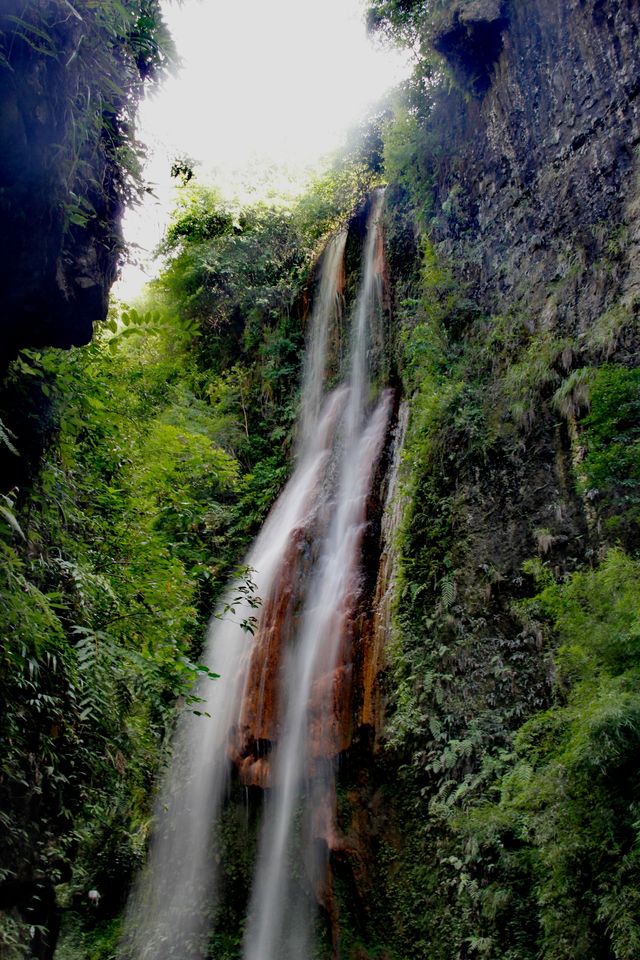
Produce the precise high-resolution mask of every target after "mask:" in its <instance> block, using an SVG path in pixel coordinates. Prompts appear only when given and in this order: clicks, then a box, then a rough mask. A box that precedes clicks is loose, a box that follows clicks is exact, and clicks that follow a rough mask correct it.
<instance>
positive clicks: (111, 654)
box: [0, 310, 241, 956]
mask: <svg viewBox="0 0 640 960" xmlns="http://www.w3.org/2000/svg"><path fill="white" fill-rule="evenodd" d="M190 342H191V337H190V336H189V335H188V334H185V333H184V329H183V328H181V326H180V324H171V323H170V322H169V321H167V320H165V321H162V319H161V318H160V317H159V316H158V315H154V314H150V313H140V312H138V311H135V310H127V311H120V312H116V314H115V315H114V316H113V317H112V319H111V320H110V321H109V323H108V324H107V325H106V327H105V329H104V330H103V331H102V332H101V334H100V336H99V337H98V338H97V340H96V341H94V343H93V344H91V345H90V346H88V347H86V348H82V349H77V350H72V351H70V352H64V351H46V352H43V353H36V352H34V351H31V352H25V353H23V354H22V355H21V356H20V358H19V359H18V360H17V361H16V363H15V364H14V366H13V368H12V371H11V375H12V376H14V377H16V378H18V379H19V378H20V377H23V378H24V377H25V376H29V378H30V379H32V380H34V381H35V382H36V383H39V384H40V385H41V389H42V390H43V391H44V389H45V388H46V390H47V395H48V399H49V401H50V402H51V403H52V404H53V408H54V410H55V412H56V418H57V421H58V430H57V434H56V438H55V441H54V443H53V445H52V446H51V447H50V449H49V451H48V453H47V456H46V459H45V461H44V463H43V465H42V468H41V471H40V474H39V476H38V477H37V478H36V480H35V481H34V483H33V486H32V488H31V489H30V490H25V491H20V492H18V493H16V492H14V493H13V494H12V495H11V496H8V497H4V498H3V501H2V503H1V504H0V506H1V508H2V509H1V510H0V550H2V559H3V562H2V566H1V567H0V577H1V582H0V589H1V591H2V597H3V604H2V614H1V615H0V627H1V632H0V637H1V640H0V660H1V662H2V670H1V671H0V695H1V696H2V700H3V703H5V704H7V705H8V706H7V709H6V710H4V711H3V715H2V719H1V721H0V737H1V738H2V742H3V744H4V748H3V752H2V768H1V770H2V773H1V775H0V794H1V797H2V809H3V818H4V819H3V839H2V842H1V843H0V867H1V870H2V873H1V875H0V879H4V880H7V881H10V880H14V879H15V878H16V877H25V876H26V877H27V878H28V877H29V876H32V875H36V876H38V875H43V876H45V877H47V878H48V881H47V882H48V883H50V884H51V885H58V886H59V895H60V896H62V886H60V884H61V881H62V880H64V884H63V886H64V887H65V889H67V894H65V895H68V896H69V897H71V898H78V897H79V898H81V900H82V898H84V900H85V902H86V894H87V891H88V890H89V889H91V888H96V889H98V890H99V891H100V892H101V894H102V900H103V907H102V908H101V909H103V910H104V911H105V912H107V913H108V914H111V912H113V911H114V910H117V909H118V908H119V907H120V905H121V901H122V897H123V895H124V892H125V890H126V886H127V884H128V882H129V879H130V876H131V873H132V872H133V870H134V869H135V868H136V866H137V865H138V864H139V863H140V861H141V858H142V857H143V855H144V850H145V840H146V834H147V829H148V821H149V816H150V814H149V809H148V803H149V794H150V787H151V780H152V777H153V775H154V773H155V770H156V768H157V765H158V762H159V760H160V757H161V755H162V751H163V750H164V745H165V742H166V736H167V732H168V728H169V727H170V726H171V723H172V720H173V712H174V702H175V699H176V698H177V697H181V698H183V700H184V702H185V703H186V705H187V706H188V707H190V708H191V709H197V706H198V704H197V702H195V703H194V698H193V695H192V693H191V690H192V687H193V684H194V682H195V680H196V679H197V677H198V676H199V675H200V673H201V672H202V671H203V670H205V669H206V668H204V667H202V666H200V665H199V664H198V660H197V658H198V651H199V649H200V644H201V640H202V636H203V632H204V628H205V624H206V622H207V619H208V617H209V615H210V612H211V609H212V607H213V604H214V601H215V598H216V596H217V593H218V590H219V589H220V586H221V584H222V582H223V581H224V577H225V571H226V569H228V568H229V566H230V565H231V564H232V563H236V562H237V560H238V559H239V557H238V551H239V549H240V548H241V547H238V545H237V544H236V543H229V542H228V541H227V540H226V539H225V537H224V533H225V530H226V529H228V528H229V527H230V526H231V523H232V519H233V518H232V513H233V506H234V503H237V500H238V495H237V493H236V488H237V486H238V483H239V476H240V472H239V466H238V464H237V462H236V461H235V459H234V458H233V457H232V456H231V455H230V454H229V453H227V452H225V451H224V450H223V449H222V448H221V447H219V446H218V445H217V444H216V443H215V441H214V439H213V438H212V435H211V425H210V423H209V414H208V411H209V407H208V404H207V402H206V399H205V397H204V396H202V395H198V392H197V391H198V375H197V372H196V370H195V367H194V364H193V360H192V359H191V357H190V355H189V352H188V345H189V343H190ZM25 370H28V371H30V373H29V374H26V373H25ZM15 443H16V444H17V445H18V447H20V445H21V438H15ZM213 517H215V518H216V522H213V520H212V518H213ZM68 878H70V879H68ZM74 902H75V900H74ZM20 905H21V908H22V909H23V910H24V909H26V908H27V907H28V906H29V904H28V900H27V902H26V903H25V902H22V903H21V904H20ZM29 909H33V911H35V912H34V916H35V917H37V916H38V907H37V905H35V906H34V905H32V907H29ZM101 916H102V915H101ZM35 922H36V923H38V922H40V920H36V921H35ZM42 922H43V923H45V924H46V922H48V918H43V919H42ZM7 936H8V934H7ZM5 939H6V938H5ZM98 955H102V954H98V953H96V956H98Z"/></svg>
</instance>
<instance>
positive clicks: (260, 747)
mask: <svg viewBox="0 0 640 960" xmlns="http://www.w3.org/2000/svg"><path fill="white" fill-rule="evenodd" d="M382 198H383V194H382V192H381V191H377V192H376V193H375V194H374V197H373V200H372V204H371V212H370V214H369V220H368V225H367V234H366V239H365V244H364V251H363V261H362V279H361V281H360V285H359V290H358V293H357V296H356V302H355V305H354V308H353V311H352V315H351V334H350V352H349V366H348V370H347V371H346V374H345V376H344V381H343V383H342V384H341V385H340V386H338V387H337V388H336V389H334V390H332V391H330V392H327V391H326V382H325V381H326V376H327V351H328V343H329V337H330V332H331V328H332V325H335V324H336V323H337V321H338V320H339V318H340V313H341V304H342V284H343V260H344V250H345V242H346V232H345V231H342V232H340V233H338V234H336V235H335V236H334V238H333V239H332V240H331V241H330V243H329V244H328V246H327V248H326V250H325V253H324V256H323V259H322V262H321V264H320V273H319V279H318V284H317V292H316V297H315V300H314V305H313V309H312V313H311V317H310V324H309V336H308V346H307V353H306V358H305V365H304V374H303V388H302V405H301V414H300V430H299V441H298V458H297V464H296V467H295V470H294V472H293V475H292V477H291V479H290V480H289V482H288V484H287V485H286V487H285V489H284V490H283V492H282V494H281V495H280V497H279V499H278V501H277V503H276V504H275V506H274V508H273V509H272V511H271V513H270V515H269V516H268V518H267V520H266V522H265V524H264V526H263V528H262V531H261V532H260V534H259V536H258V538H257V540H256V542H255V544H254V546H253V548H252V549H251V551H250V552H249V554H248V556H247V558H246V565H247V567H249V568H250V570H251V571H253V572H252V578H253V580H254V581H255V585H256V593H257V595H258V596H259V597H260V598H261V606H260V609H259V611H258V625H257V629H256V631H255V635H254V636H251V634H250V633H249V632H248V631H247V630H246V628H245V626H244V625H243V622H244V621H246V620H247V619H248V618H249V617H250V616H252V615H253V614H255V613H256V611H255V610H254V609H253V608H252V606H251V602H250V598H248V597H246V596H244V595H243V593H242V591H241V590H240V591H239V589H238V588H239V587H241V584H237V583H236V584H232V586H231V588H230V590H229V592H228V594H227V596H226V598H225V600H224V602H223V604H222V609H223V610H224V609H225V608H228V607H232V608H233V611H234V612H233V615H232V616H231V618H229V617H226V618H223V620H222V621H220V620H218V619H215V618H214V620H212V624H211V626H210V629H209V635H208V640H207V649H206V654H205V657H204V659H205V663H206V664H207V665H208V666H209V668H210V669H211V670H212V671H213V672H214V673H217V674H219V675H220V678H221V679H219V680H215V679H211V678H209V677H205V679H204V680H203V681H202V684H201V685H200V687H199V689H198V691H197V694H198V696H199V697H200V698H201V700H202V705H201V706H200V707H199V712H200V714H202V715H199V716H196V715H194V713H193V712H189V711H185V712H183V714H182V716H181V717H180V720H179V723H178V728H177V732H176V736H175V742H174V750H173V760H172V763H171V765H170V766H169V768H168V770H167V771H166V774H165V776H164V778H163V782H162V785H161V787H160V789H159V792H158V799H157V802H156V807H155V830H154V838H153V842H152V846H151V850H150V856H149V863H148V867H147V869H146V871H145V873H144V875H143V876H142V877H141V878H140V880H139V882H138V884H137V886H136V889H135V891H134V894H133V896H132V899H131V903H130V906H129V909H128V916H127V923H126V928H125V929H126V932H125V938H124V946H125V950H126V952H127V954H128V955H131V956H132V957H133V958H135V960H151V958H154V960H169V958H172V960H173V958H175V957H178V956H179V957H181V958H193V960H201V958H202V957H203V956H205V954H206V945H207V940H208V936H209V933H210V928H211V920H212V916H213V912H214V910H215V905H216V900H217V892H218V891H217V882H216V881H217V877H216V869H215V863H216V857H215V854H214V846H215V827H216V823H217V821H218V819H219V816H220V813H221V810H222V805H223V803H224V800H225V796H226V793H227V790H228V785H229V779H230V773H231V769H232V766H233V767H234V768H235V770H236V772H237V776H238V777H239V779H240V782H241V783H244V784H245V785H247V786H257V787H260V788H262V789H263V791H264V794H265V801H264V809H263V815H262V828H261V834H260V838H259V844H258V856H257V861H256V866H255V872H254V878H253V886H252V891H251V895H250V902H249V911H248V918H247V927H246V935H245V940H244V946H243V957H244V960H306V958H308V957H310V956H311V952H312V940H313V927H314V920H315V918H314V911H313V909H312V908H311V907H310V903H311V902H312V901H313V900H315V902H316V904H319V905H320V906H321V907H322V908H323V909H324V912H325V915H326V916H327V917H328V919H329V921H330V926H331V929H332V932H333V935H334V940H335V937H336V936H337V934H336V930H337V924H336V922H335V921H336V907H335V902H334V897H333V890H332V885H331V877H330V872H329V855H330V852H331V850H333V849H336V845H337V843H338V842H339V841H338V840H337V838H336V825H335V782H334V777H335V770H334V768H335V764H336V762H337V758H338V756H339V754H340V753H341V751H342V750H343V749H344V748H345V746H346V744H345V743H344V737H345V733H344V731H345V728H346V729H347V730H348V726H349V721H348V716H347V714H348V709H349V703H350V696H351V682H350V681H351V669H352V667H351V664H352V659H351V643H352V639H353V637H352V635H353V630H354V619H355V617H356V613H357V605H358V602H359V599H360V594H361V580H362V571H361V569H360V565H361V552H362V551H361V548H362V541H363V537H364V534H365V530H366V525H367V502H368V498H369V496H370V492H371V487H372V482H373V476H374V472H375V470H376V468H377V465H378V463H379V461H380V458H381V454H382V451H383V447H384V444H385V439H386V437H387V434H388V426H389V421H390V417H391V409H392V393H391V391H389V390H386V391H383V392H382V393H381V394H380V395H379V396H378V397H377V398H376V397H375V395H374V390H373V386H372V377H371V370H370V367H371V356H370V354H371V349H372V344H373V342H374V340H376V341H378V340H379V339H380V336H381V334H380V330H376V327H377V326H379V325H380V323H381V318H382V298H381V292H382V279H383V277H382V268H381V264H382V241H381V230H380V226H379V218H380V211H381V206H382ZM345 718H346V719H345ZM310 894H311V895H310ZM336 950H337V944H336V943H335V942H334V953H335V952H336Z"/></svg>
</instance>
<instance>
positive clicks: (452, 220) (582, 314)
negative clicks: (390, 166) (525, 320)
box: [434, 0, 640, 332]
mask: <svg viewBox="0 0 640 960" xmlns="http://www.w3.org/2000/svg"><path fill="white" fill-rule="evenodd" d="M461 11H465V12H464V14H463V12H461ZM461 11H457V12H456V11H455V10H454V13H453V15H452V19H451V21H450V23H449V25H448V26H447V27H445V28H443V31H442V32H441V33H440V35H439V36H438V38H437V39H436V45H437V46H438V49H440V51H441V52H442V53H443V54H444V55H445V57H446V58H447V59H448V60H449V62H450V64H451V66H452V68H453V70H454V73H457V74H460V73H464V74H466V75H467V76H472V77H473V78H475V79H474V80H473V89H474V92H475V94H476V95H475V96H474V97H472V98H469V96H468V87H467V92H466V99H465V94H464V93H463V92H461V91H457V92H452V93H451V94H450V95H448V96H447V97H445V98H444V99H443V100H442V101H441V102H440V104H439V105H438V107H437V111H436V115H435V117H434V125H435V127H436V130H437V133H438V135H439V137H440V139H441V140H442V146H443V149H442V154H441V157H440V158H435V160H434V166H435V168H436V179H437V187H436V191H437V201H438V208H437V213H438V225H437V228H436V233H435V236H436V239H437V240H438V241H440V244H441V247H440V249H441V252H442V253H444V254H445V255H448V256H449V257H450V258H451V260H452V262H453V263H454V265H456V266H458V267H459V269H460V270H461V273H462V275H463V277H464V279H466V280H469V281H471V283H472V286H473V290H474V293H475V294H476V295H477V296H478V297H479V299H480V300H481V301H482V302H483V304H484V306H485V307H486V308H487V309H489V310H501V309H504V308H506V307H508V306H513V305H514V304H516V305H517V304H518V302H519V301H526V309H527V312H528V313H529V315H532V317H533V319H534V321H535V322H536V323H537V324H538V325H545V324H551V323H554V322H557V323H559V324H560V325H561V326H564V327H565V329H567V330H568V331H569V330H570V331H572V332H579V331H580V330H583V329H585V328H586V327H587V326H588V325H589V324H590V323H592V322H593V320H594V319H595V318H596V317H597V316H598V315H599V314H601V313H602V312H603V311H604V310H605V309H607V308H608V306H609V305H610V304H611V303H612V302H613V301H615V300H616V299H620V298H622V299H623V302H624V303H625V305H627V306H628V307H629V308H630V309H635V307H636V302H637V298H638V297H639V296H640V246H639V244H640V227H639V225H638V216H637V213H638V209H639V207H640V191H639V189H638V155H637V145H638V142H639V141H640V100H639V98H638V93H639V92H640V71H639V69H638V64H639V63H640V41H639V36H638V33H639V28H640V17H639V15H638V8H637V4H636V3H635V2H634V0H607V2H601V0H566V2H563V3H557V2H556V0H526V2H525V0H511V2H510V3H507V4H499V3H496V2H493V0H486V2H479V3H471V4H468V5H466V6H465V7H463V8H461ZM481 54H482V56H481ZM494 58H495V59H494ZM483 71H484V72H483ZM442 156H444V158H445V159H444V160H443V159H442Z"/></svg>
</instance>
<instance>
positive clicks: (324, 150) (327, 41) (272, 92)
mask: <svg viewBox="0 0 640 960" xmlns="http://www.w3.org/2000/svg"><path fill="white" fill-rule="evenodd" d="M163 6H164V10H165V18H166V20H167V22H168V25H169V28H170V30H171V33H172V35H173V37H174V39H175V42H176V45H177V48H178V53H179V55H180V57H181V59H182V63H183V65H182V68H181V70H180V71H179V74H178V75H177V76H176V77H172V78H170V79H169V80H167V81H165V83H164V84H163V85H162V87H161V88H160V89H159V90H157V91H156V92H154V94H153V95H152V96H150V97H148V98H147V99H146V100H145V101H144V102H143V104H142V105H141V108H140V119H139V126H138V139H139V140H141V141H142V142H143V143H144V144H146V146H147V149H148V151H149V160H148V164H147V169H146V175H147V179H148V180H149V181H150V183H151V185H152V186H153V187H154V192H155V194H156V199H153V198H152V197H150V198H149V200H148V201H147V202H146V203H145V205H144V207H143V208H138V209H137V210H134V211H131V212H129V213H128V214H127V217H126V219H125V237H126V239H127V240H128V241H129V242H131V243H134V244H137V245H139V247H140V248H141V249H140V250H139V252H138V256H139V259H140V260H141V261H143V262H144V263H145V267H146V272H147V274H151V275H152V274H153V266H152V265H150V264H149V262H148V261H149V257H150V251H151V250H152V249H153V247H154V246H155V245H156V244H157V243H158V241H159V240H160V237H161V235H162V232H163V230H164V227H165V226H166V222H167V216H168V211H169V209H170V208H171V205H172V192H173V189H174V184H173V182H172V181H171V180H170V177H169V168H170V164H171V159H172V158H173V157H175V156H176V155H185V154H187V155H189V156H190V157H192V158H193V159H194V160H196V161H197V162H198V166H197V167H196V174H197V176H198V179H200V180H201V181H205V182H215V183H217V184H218V185H219V186H220V187H221V188H222V190H223V192H225V193H227V194H229V195H234V194H239V195H241V196H247V193H248V192H249V193H250V191H251V188H252V186H253V187H254V188H255V189H256V190H257V191H258V194H259V192H260V190H262V191H264V186H263V184H264V180H265V171H267V170H269V169H271V170H273V168H274V167H285V166H286V167H287V168H288V169H287V174H288V177H289V179H291V178H294V179H295V178H302V176H303V174H304V171H305V170H308V169H309V168H310V167H317V166H318V164H319V163H320V162H321V160H322V158H323V157H324V156H326V155H327V154H328V153H330V152H331V151H333V150H335V149H337V148H338V147H339V146H340V144H341V143H342V142H343V141H344V137H345V133H346V131H347V130H348V128H349V127H350V126H352V125H353V124H354V123H357V122H358V121H359V120H360V119H362V118H363V117H364V116H365V115H366V113H367V110H368V108H369V107H370V106H371V105H373V104H374V103H375V102H376V101H377V100H378V99H380V97H381V96H382V95H383V94H384V92H385V91H386V90H388V89H389V88H390V87H391V86H393V85H394V84H395V83H397V82H398V80H399V79H401V77H402V76H404V75H406V73H407V72H408V68H407V66H406V59H405V58H404V57H403V56H402V55H400V54H399V53H397V52H394V51H390V50H382V49H379V48H377V47H376V46H374V45H373V44H372V43H371V42H370V40H369V39H368V37H367V35H366V30H365V26H364V3H363V2H362V0H321V2H318V0H184V2H183V3H182V4H178V3H175V2H165V3H164V4H163ZM271 179H272V180H274V182H275V185H276V188H277V187H278V183H277V181H278V176H277V175H274V174H273V173H272V174H271ZM281 179H286V178H285V175H284V174H283V175H282V177H281ZM135 253H136V251H135V250H134V255H135ZM144 279H145V276H144V274H143V273H142V272H141V271H140V270H139V269H138V270H136V269H134V268H132V267H127V268H125V271H124V274H123V279H122V281H121V282H120V283H119V284H118V286H117V288H116V289H115V290H114V292H115V294H116V296H118V297H121V298H126V297H131V296H135V294H136V293H137V292H138V291H139V289H140V287H141V285H142V283H143V281H144Z"/></svg>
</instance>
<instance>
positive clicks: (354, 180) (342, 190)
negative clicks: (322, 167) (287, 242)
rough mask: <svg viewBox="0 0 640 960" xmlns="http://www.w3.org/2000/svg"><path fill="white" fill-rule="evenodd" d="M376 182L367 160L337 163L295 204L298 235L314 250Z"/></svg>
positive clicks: (350, 213) (343, 222)
mask: <svg viewBox="0 0 640 960" xmlns="http://www.w3.org/2000/svg"><path fill="white" fill-rule="evenodd" d="M379 181H380V178H379V175H378V174H377V173H376V171H375V169H372V166H371V157H366V158H365V159H355V160H351V159H350V158H348V157H347V158H346V159H340V160H338V162H336V164H335V165H334V166H333V168H332V169H330V170H329V171H328V172H327V173H325V174H324V175H322V176H320V177H318V178H316V179H315V180H314V181H313V182H312V183H311V185H310V187H309V188H308V190H307V191H305V193H304V195H303V196H302V197H301V198H300V200H299V201H298V203H297V204H296V207H295V210H294V216H295V219H296V221H297V223H298V224H299V227H300V230H301V233H302V235H303V236H304V237H305V239H306V241H307V242H308V243H311V244H312V246H313V247H314V248H317V246H318V244H319V241H320V242H321V241H322V240H323V239H324V238H326V237H327V235H328V234H329V233H331V232H332V231H333V230H336V229H337V228H338V227H340V226H343V225H344V224H345V223H346V222H347V220H348V219H349V217H351V216H353V214H354V213H355V212H356V210H357V209H358V207H360V206H362V204H363V203H364V201H365V200H366V198H367V196H368V195H369V193H370V192H371V190H372V188H373V187H374V186H376V185H377V184H378V183H379Z"/></svg>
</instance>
